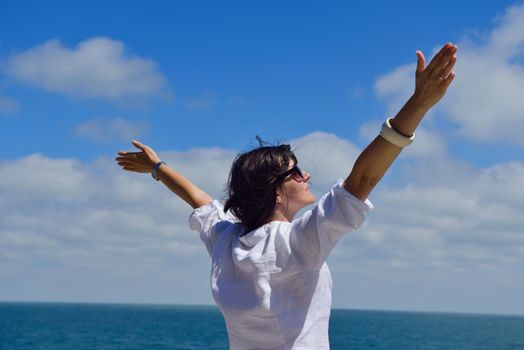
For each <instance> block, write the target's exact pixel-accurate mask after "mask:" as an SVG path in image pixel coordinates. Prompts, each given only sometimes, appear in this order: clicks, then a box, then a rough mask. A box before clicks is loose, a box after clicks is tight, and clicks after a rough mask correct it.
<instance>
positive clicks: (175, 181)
mask: <svg viewBox="0 0 524 350" xmlns="http://www.w3.org/2000/svg"><path fill="white" fill-rule="evenodd" d="M132 143H133V145H134V146H135V147H137V148H138V149H140V150H141V152H118V155H120V157H117V158H115V160H116V161H117V162H118V165H120V166H122V167H123V169H124V170H127V171H134V172H137V173H150V172H151V170H152V168H153V166H154V165H155V164H157V163H158V162H160V158H159V157H158V155H157V154H156V152H155V151H154V150H153V149H152V148H151V147H149V146H146V145H143V144H141V143H140V142H138V141H133V142H132ZM157 173H158V178H159V180H160V181H162V183H163V184H164V185H166V186H167V187H168V188H169V189H170V190H171V191H173V192H174V193H175V194H177V195H178V196H179V197H180V198H182V199H183V200H184V201H186V202H187V204H189V205H190V206H191V207H193V208H198V207H201V206H203V205H206V204H209V203H210V202H211V201H212V198H211V197H210V196H209V195H208V194H207V193H206V192H204V191H202V190H201V189H200V188H199V187H197V186H196V185H195V184H193V183H192V182H191V181H189V180H188V179H187V178H185V177H184V176H183V175H182V174H179V173H178V172H176V171H175V170H173V169H171V168H170V167H169V166H168V165H167V164H161V165H160V167H159V168H158V171H157Z"/></svg>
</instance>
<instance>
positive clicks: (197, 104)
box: [184, 92, 216, 110]
mask: <svg viewBox="0 0 524 350" xmlns="http://www.w3.org/2000/svg"><path fill="white" fill-rule="evenodd" d="M215 105H216V97H215V94H213V93H211V92H205V93H203V94H202V95H201V96H198V97H190V98H187V99H186V100H185V101H184V106H185V107H186V108H187V109H193V110H207V109H210V108H212V107H213V106H215Z"/></svg>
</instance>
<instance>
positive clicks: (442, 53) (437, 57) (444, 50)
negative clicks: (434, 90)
mask: <svg viewBox="0 0 524 350" xmlns="http://www.w3.org/2000/svg"><path fill="white" fill-rule="evenodd" d="M452 47H453V44H451V43H447V44H446V45H444V46H443V47H442V49H440V51H439V52H438V53H437V54H436V55H435V56H434V57H433V59H432V60H431V62H430V63H429V64H428V66H427V68H426V70H428V71H429V72H432V71H433V69H434V68H435V66H436V65H437V64H438V63H439V61H440V59H441V58H442V57H443V56H445V55H446V53H448V50H449V49H450V48H452Z"/></svg>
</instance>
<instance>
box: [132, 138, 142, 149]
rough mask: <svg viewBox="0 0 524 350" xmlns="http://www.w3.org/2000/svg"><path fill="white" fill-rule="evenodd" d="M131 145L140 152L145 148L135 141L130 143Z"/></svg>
mask: <svg viewBox="0 0 524 350" xmlns="http://www.w3.org/2000/svg"><path fill="white" fill-rule="evenodd" d="M131 143H132V144H133V145H134V146H135V147H136V148H138V149H141V150H142V151H143V150H144V148H145V146H144V145H143V144H141V143H140V142H138V141H137V140H133V141H131Z"/></svg>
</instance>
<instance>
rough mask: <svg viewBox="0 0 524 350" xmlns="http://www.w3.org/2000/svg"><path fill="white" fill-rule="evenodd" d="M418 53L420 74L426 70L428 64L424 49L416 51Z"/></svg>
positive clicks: (418, 72) (418, 71)
mask: <svg viewBox="0 0 524 350" xmlns="http://www.w3.org/2000/svg"><path fill="white" fill-rule="evenodd" d="M416 54H417V58H418V62H417V74H420V73H422V72H423V71H424V67H425V64H426V59H425V58H424V54H423V53H422V51H418V50H417V52H416Z"/></svg>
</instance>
